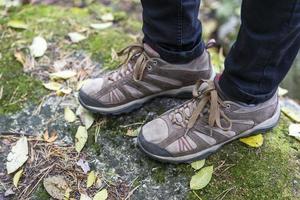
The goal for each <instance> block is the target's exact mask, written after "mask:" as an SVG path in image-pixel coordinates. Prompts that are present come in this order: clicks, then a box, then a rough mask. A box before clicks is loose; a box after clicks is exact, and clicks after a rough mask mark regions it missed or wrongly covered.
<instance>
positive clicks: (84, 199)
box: [79, 194, 92, 200]
mask: <svg viewBox="0 0 300 200" xmlns="http://www.w3.org/2000/svg"><path fill="white" fill-rule="evenodd" d="M79 200H92V198H91V197H89V196H88V195H86V194H80V199H79Z"/></svg>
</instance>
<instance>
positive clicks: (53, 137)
mask: <svg viewBox="0 0 300 200" xmlns="http://www.w3.org/2000/svg"><path fill="white" fill-rule="evenodd" d="M43 137H44V140H45V141H46V142H48V143H52V142H55V141H56V140H57V138H58V135H57V133H56V132H52V134H51V136H50V137H49V133H48V131H47V130H46V131H45V133H44V135H43Z"/></svg>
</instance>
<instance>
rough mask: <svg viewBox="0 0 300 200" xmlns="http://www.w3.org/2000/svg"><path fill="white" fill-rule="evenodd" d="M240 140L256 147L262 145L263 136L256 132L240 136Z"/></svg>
mask: <svg viewBox="0 0 300 200" xmlns="http://www.w3.org/2000/svg"><path fill="white" fill-rule="evenodd" d="M240 141H241V142H243V143H245V144H247V145H248V146H250V147H255V148H258V147H260V146H262V145H263V143H264V137H263V136H262V134H258V135H254V136H250V137H246V138H241V139H240Z"/></svg>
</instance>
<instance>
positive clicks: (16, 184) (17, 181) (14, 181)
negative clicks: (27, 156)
mask: <svg viewBox="0 0 300 200" xmlns="http://www.w3.org/2000/svg"><path fill="white" fill-rule="evenodd" d="M22 173H23V169H20V170H19V171H18V172H17V173H15V175H14V178H13V183H14V186H15V187H18V183H19V180H20V178H21V176H22Z"/></svg>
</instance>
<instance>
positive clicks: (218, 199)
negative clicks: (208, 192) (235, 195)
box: [215, 186, 235, 200]
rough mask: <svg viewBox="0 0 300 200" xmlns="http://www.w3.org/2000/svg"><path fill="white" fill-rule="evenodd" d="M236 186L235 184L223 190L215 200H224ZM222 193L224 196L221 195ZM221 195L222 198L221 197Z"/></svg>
mask: <svg viewBox="0 0 300 200" xmlns="http://www.w3.org/2000/svg"><path fill="white" fill-rule="evenodd" d="M234 188H235V186H233V187H232V188H228V189H226V190H224V191H223V192H221V193H220V194H219V195H218V196H217V197H216V198H215V200H223V199H224V198H225V196H226V195H227V194H228V193H229V192H230V191H231V190H233V189H234ZM221 195H222V196H221ZM220 196H221V198H219V197H220Z"/></svg>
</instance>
